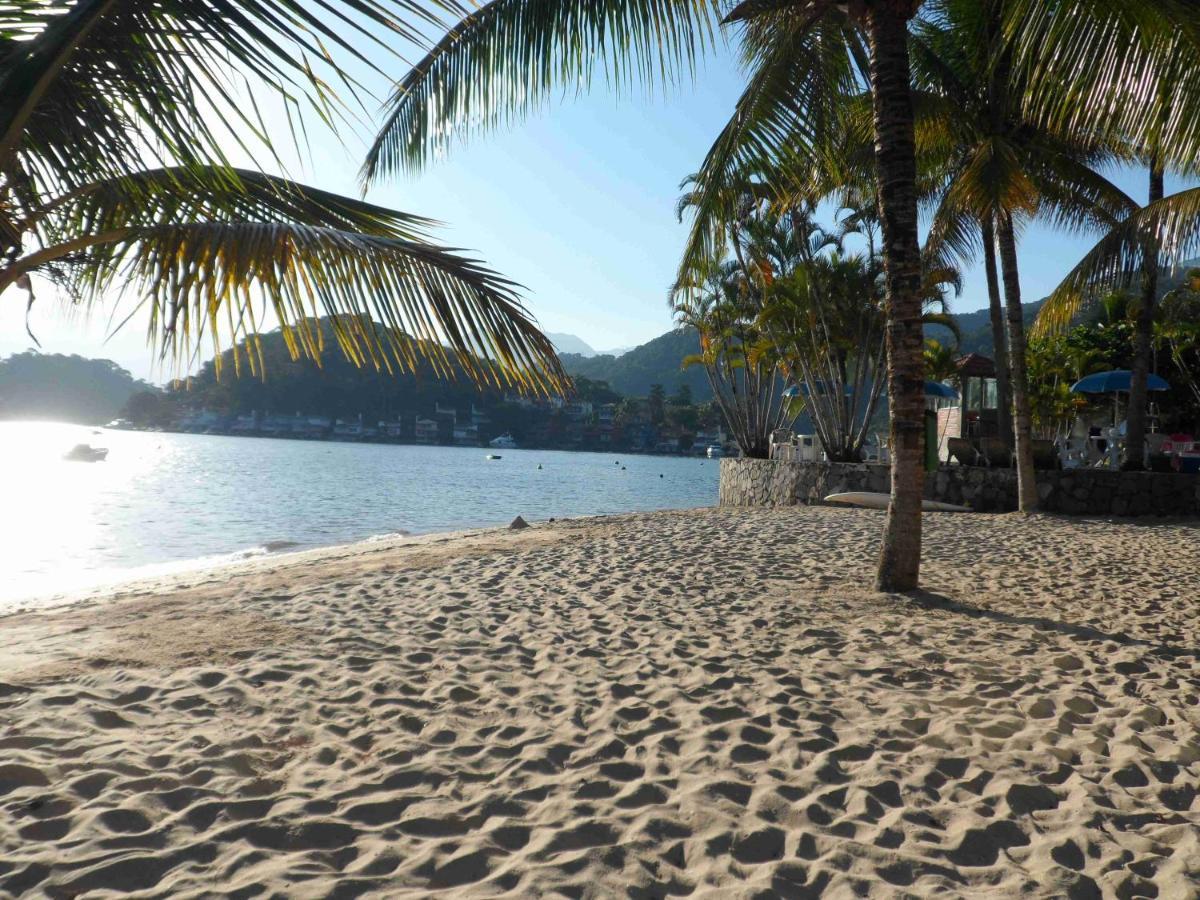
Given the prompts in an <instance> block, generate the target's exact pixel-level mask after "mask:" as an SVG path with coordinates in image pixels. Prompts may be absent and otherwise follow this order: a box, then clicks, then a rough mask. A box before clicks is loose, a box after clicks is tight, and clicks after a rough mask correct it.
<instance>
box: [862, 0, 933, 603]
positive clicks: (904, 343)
mask: <svg viewBox="0 0 1200 900" xmlns="http://www.w3.org/2000/svg"><path fill="white" fill-rule="evenodd" d="M900 5H901V4H897V3H894V2H875V3H872V4H871V5H870V6H869V7H868V11H867V17H866V18H867V34H868V40H869V42H870V49H871V63H870V74H871V93H872V103H873V106H874V119H875V165H876V168H877V170H878V179H879V212H880V218H882V220H883V245H884V253H883V261H884V274H885V276H886V281H887V360H888V362H887V366H888V404H889V418H890V420H891V422H890V424H891V436H890V437H891V448H892V501H891V504H890V505H889V506H888V514H887V525H886V526H885V528H884V533H883V545H882V547H881V549H880V554H879V571H878V574H877V576H876V581H875V585H876V587H877V588H878V589H879V590H881V591H911V590H915V589H916V587H917V583H918V580H919V578H920V571H921V499H922V496H923V494H924V491H925V470H924V466H923V454H924V443H925V371H924V370H925V359H924V354H923V350H924V336H923V334H922V328H921V246H920V242H919V238H918V234H917V196H916V180H917V163H916V150H915V147H914V144H913V108H912V95H911V88H910V84H911V80H910V74H909V64H908V23H907V19H906V18H905V16H904V15H903V14H902V12H901V11H900V9H899V7H900Z"/></svg>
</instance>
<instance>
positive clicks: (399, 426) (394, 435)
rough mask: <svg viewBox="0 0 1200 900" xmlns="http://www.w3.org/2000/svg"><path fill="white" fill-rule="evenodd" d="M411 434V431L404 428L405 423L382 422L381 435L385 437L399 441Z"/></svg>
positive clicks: (399, 421)
mask: <svg viewBox="0 0 1200 900" xmlns="http://www.w3.org/2000/svg"><path fill="white" fill-rule="evenodd" d="M410 433H411V429H406V428H405V427H404V422H403V421H401V420H400V419H397V420H396V421H395V422H380V423H379V434H381V435H382V436H383V437H386V438H391V439H393V440H399V439H400V438H403V437H405V436H407V435H408V434H410Z"/></svg>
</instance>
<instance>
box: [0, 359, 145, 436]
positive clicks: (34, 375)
mask: <svg viewBox="0 0 1200 900" xmlns="http://www.w3.org/2000/svg"><path fill="white" fill-rule="evenodd" d="M149 387H150V386H149V385H148V384H146V383H145V382H144V381H139V380H138V379H136V378H134V377H133V376H132V375H130V374H129V373H128V372H127V371H125V370H124V369H122V368H121V367H120V366H118V365H117V364H116V363H115V362H113V361H112V360H108V359H86V358H84V357H82V356H74V355H72V356H64V355H63V354H60V353H47V354H43V353H35V352H32V351H30V352H28V353H14V354H13V355H12V356H10V357H8V358H7V359H0V419H38V420H47V421H55V422H77V423H79V424H84V425H95V424H103V423H104V422H107V421H109V420H110V419H112V418H113V417H114V416H116V415H117V413H118V412H119V411H120V410H121V408H122V407H123V406H124V405H125V404H126V403H127V402H128V401H129V398H130V397H132V396H133V395H134V394H136V393H137V392H139V391H144V390H146V389H147V388H149Z"/></svg>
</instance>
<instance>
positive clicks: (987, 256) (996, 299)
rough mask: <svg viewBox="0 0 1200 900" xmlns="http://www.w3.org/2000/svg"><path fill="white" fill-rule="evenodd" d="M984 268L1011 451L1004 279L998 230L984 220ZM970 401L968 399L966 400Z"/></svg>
mask: <svg viewBox="0 0 1200 900" xmlns="http://www.w3.org/2000/svg"><path fill="white" fill-rule="evenodd" d="M981 228H982V231H983V267H984V271H985V272H986V274H987V288H988V315H989V317H990V318H991V320H992V345H993V347H994V351H995V352H994V353H993V354H992V356H993V357H994V359H995V360H996V418H997V419H998V420H999V426H1000V439H1001V440H1002V441H1004V446H1005V447H1007V448H1008V449H1009V450H1011V449H1012V445H1013V425H1012V405H1011V404H1012V399H1011V394H1010V392H1009V386H1008V379H1009V371H1010V369H1009V365H1008V340H1007V339H1006V338H1005V336H1004V306H1003V302H1002V301H1001V299H1000V277H999V275H998V274H997V272H996V228H995V225H994V223H993V222H992V220H991V219H984V220H983V223H982V225H981ZM963 399H964V400H965V399H966V398H965V397H964V398H963Z"/></svg>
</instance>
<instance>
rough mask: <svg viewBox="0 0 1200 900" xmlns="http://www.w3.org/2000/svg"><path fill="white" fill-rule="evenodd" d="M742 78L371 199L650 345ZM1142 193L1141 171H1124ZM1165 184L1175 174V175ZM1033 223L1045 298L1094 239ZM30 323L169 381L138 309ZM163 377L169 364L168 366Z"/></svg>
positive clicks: (345, 160) (972, 298)
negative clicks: (680, 204)
mask: <svg viewBox="0 0 1200 900" xmlns="http://www.w3.org/2000/svg"><path fill="white" fill-rule="evenodd" d="M740 84H741V77H740V74H739V72H738V69H737V66H736V64H735V63H734V61H733V60H732V59H731V58H730V56H729V54H728V53H721V54H719V55H717V56H715V57H713V58H710V59H709V60H708V61H707V62H706V63H705V64H704V65H703V67H702V70H701V71H700V73H699V77H698V78H697V81H696V83H695V84H694V85H691V86H688V85H685V86H683V87H679V88H676V89H674V90H673V91H671V92H670V93H669V94H668V95H667V96H666V97H664V96H663V95H662V94H661V92H659V93H656V94H653V95H648V94H646V93H645V92H640V93H637V94H635V95H634V96H629V97H625V98H614V97H613V96H611V95H610V94H608V93H607V92H606V91H605V90H604V89H603V87H600V88H598V89H596V90H594V91H593V92H592V93H591V94H589V95H585V96H583V97H581V98H579V99H574V98H572V99H569V100H566V101H564V102H562V103H559V104H555V105H553V106H552V107H551V108H549V109H548V110H547V111H546V112H544V113H542V114H541V115H539V116H537V117H536V118H534V119H531V120H527V121H526V122H524V123H523V124H520V125H518V126H516V127H514V128H511V129H509V130H507V131H504V132H500V133H495V134H491V135H486V136H483V137H479V138H476V139H475V140H473V141H472V142H471V143H470V144H469V145H468V146H465V147H459V148H457V149H456V150H455V151H453V152H452V153H451V154H450V155H449V157H448V158H447V159H445V160H443V161H441V162H439V163H437V164H435V165H434V166H432V167H431V168H429V169H428V170H427V171H426V172H424V173H423V174H421V175H420V176H417V177H414V178H408V179H404V180H401V181H396V182H393V183H390V184H385V185H384V186H382V187H380V188H377V189H374V190H373V191H372V192H371V194H370V195H369V197H368V199H370V200H372V201H373V202H376V203H381V204H384V205H387V206H393V207H396V208H399V209H403V210H406V211H411V212H416V213H420V214H423V215H426V216H430V217H433V218H436V219H439V220H441V221H443V222H445V223H446V227H445V228H444V229H443V230H442V231H441V232H440V237H441V238H442V240H443V242H444V243H447V244H449V245H451V246H456V247H463V248H466V249H468V250H470V251H471V252H472V255H476V256H478V257H479V258H482V259H483V260H485V261H486V262H487V263H488V264H489V265H490V266H491V267H492V268H494V269H496V270H497V271H499V272H501V273H502V274H504V275H507V276H508V277H510V278H512V279H514V280H516V281H517V282H519V283H521V284H522V285H524V286H525V288H526V292H525V296H526V299H527V304H528V306H529V308H530V310H531V311H532V312H533V314H534V315H535V316H536V317H537V319H538V321H539V322H540V323H541V325H542V326H543V327H544V328H545V329H546V330H549V331H556V332H569V333H572V334H575V335H578V336H579V337H581V338H582V339H583V340H585V341H587V342H588V343H589V344H591V345H592V346H593V347H595V348H597V349H601V350H603V349H607V348H611V347H617V346H629V345H634V344H639V343H643V342H645V341H647V340H649V339H651V338H653V337H655V336H657V335H659V334H662V333H663V332H664V331H666V330H668V329H669V328H670V327H671V326H672V322H671V315H670V311H669V309H668V307H667V302H666V298H667V290H668V286H669V285H670V282H671V279H672V276H673V274H674V271H675V266H676V263H677V261H678V255H679V251H680V248H681V246H682V241H683V237H684V227H683V226H681V225H679V224H678V223H677V222H676V221H675V217H674V203H675V200H676V198H677V196H678V185H679V182H680V180H681V179H682V178H683V177H684V176H685V175H687V174H688V173H689V172H692V171H694V170H695V168H696V167H697V166H698V165H699V163H700V161H701V160H702V159H703V156H704V153H705V151H706V150H707V149H708V147H709V144H710V143H711V141H712V138H713V137H714V136H715V134H716V133H717V130H718V129H719V128H720V126H721V125H722V124H723V123H724V122H725V121H726V119H727V118H728V116H729V113H730V111H731V110H732V108H733V104H734V101H735V100H736V98H737V95H738V92H739V87H740ZM343 137H344V138H346V139H347V140H348V142H349V144H348V147H347V148H343V147H342V146H341V143H340V142H339V141H338V140H337V139H336V138H335V137H334V136H333V135H329V134H321V133H319V132H317V133H315V140H314V142H313V148H312V149H313V156H314V160H313V162H312V163H311V164H309V165H308V166H307V167H306V169H305V170H304V171H302V172H301V173H299V175H300V177H301V178H302V180H305V181H307V182H308V183H311V184H313V185H316V186H319V187H322V188H326V189H332V190H337V191H341V192H344V193H351V194H355V195H357V183H356V175H357V171H358V166H359V164H360V162H361V160H362V156H363V145H362V143H361V142H360V141H358V140H357V139H356V138H354V137H353V136H350V135H344V136H343ZM1117 180H1118V182H1119V183H1120V184H1121V186H1122V187H1123V188H1124V189H1125V190H1126V191H1127V192H1128V193H1130V194H1131V196H1133V197H1134V199H1136V200H1139V201H1142V200H1143V199H1144V196H1145V184H1144V182H1145V176H1144V175H1143V174H1142V173H1140V172H1127V173H1119V174H1118V176H1117ZM1168 190H1170V184H1168ZM1090 244H1091V240H1090V239H1088V238H1077V237H1071V236H1068V235H1064V234H1060V233H1055V232H1052V231H1050V230H1048V229H1045V228H1040V227H1036V226H1035V227H1033V228H1032V229H1030V230H1029V231H1028V232H1027V233H1026V235H1025V237H1024V240H1023V243H1022V248H1021V264H1022V272H1021V276H1022V279H1021V280H1022V288H1023V291H1024V295H1025V298H1026V299H1027V300H1032V299H1037V298H1038V297H1041V296H1044V295H1045V294H1046V293H1047V292H1048V291H1049V290H1050V289H1051V288H1052V287H1053V286H1054V285H1055V284H1056V283H1057V281H1058V280H1059V279H1060V278H1061V276H1062V275H1063V274H1065V273H1066V272H1067V271H1068V269H1069V268H1070V267H1071V265H1072V264H1073V263H1074V262H1076V261H1077V260H1078V258H1079V257H1080V255H1081V254H1082V253H1083V252H1084V251H1085V250H1086V249H1087V248H1088V247H1089V246H1090ZM965 274H966V280H965V288H964V292H963V295H962V297H960V298H959V299H958V300H957V301H956V302H955V303H954V305H953V308H954V309H955V310H956V311H961V312H966V311H970V310H974V309H979V308H980V307H982V306H986V304H987V296H986V292H985V290H986V289H985V285H984V280H983V276H982V272H981V271H980V270H979V269H978V268H976V269H974V270H970V271H967V272H966V273H965ZM24 301H25V295H24V294H23V293H20V292H17V291H15V290H10V291H8V292H7V293H6V294H5V296H4V297H3V298H0V356H4V355H8V354H9V353H13V352H16V351H20V350H24V349H26V348H28V347H30V346H31V342H30V340H29V339H28V337H27V336H26V335H25V323H24ZM31 324H32V326H33V329H34V332H35V334H36V335H37V337H38V339H39V340H40V341H41V343H42V349H43V351H44V352H59V353H80V354H83V355H87V356H98V357H107V358H111V359H114V360H116V361H117V362H118V363H120V364H121V365H122V366H125V367H126V368H128V369H129V370H130V371H132V372H134V373H135V374H137V375H139V376H142V377H153V378H154V379H155V380H160V379H159V377H158V375H159V374H160V373H159V372H157V371H155V370H154V369H153V368H152V365H151V356H150V352H149V351H148V350H147V349H146V344H145V335H144V323H143V322H142V321H141V320H139V319H135V320H134V321H132V322H130V323H129V324H128V325H127V326H126V327H125V328H124V330H123V331H121V332H120V333H118V334H117V335H116V336H115V337H112V338H111V339H109V340H108V341H107V342H105V340H104V337H105V334H106V327H105V325H106V321H105V320H104V318H103V315H98V316H96V317H95V319H94V320H93V321H92V322H91V323H87V324H85V323H82V322H79V321H75V320H71V319H68V318H67V317H65V316H64V315H63V314H62V313H61V312H60V311H59V310H58V309H57V305H56V304H55V302H54V297H53V295H52V293H51V292H49V291H48V290H43V291H42V293H41V295H40V296H39V302H38V304H37V305H36V306H35V308H34V312H33V315H32V318H31ZM168 374H169V373H168Z"/></svg>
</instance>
